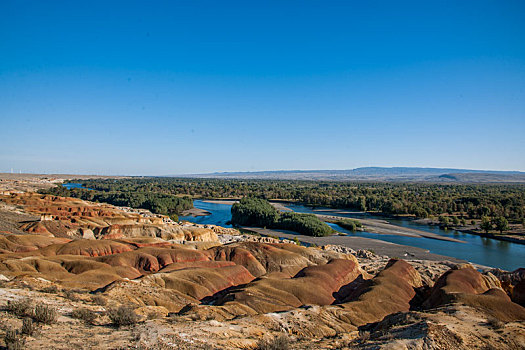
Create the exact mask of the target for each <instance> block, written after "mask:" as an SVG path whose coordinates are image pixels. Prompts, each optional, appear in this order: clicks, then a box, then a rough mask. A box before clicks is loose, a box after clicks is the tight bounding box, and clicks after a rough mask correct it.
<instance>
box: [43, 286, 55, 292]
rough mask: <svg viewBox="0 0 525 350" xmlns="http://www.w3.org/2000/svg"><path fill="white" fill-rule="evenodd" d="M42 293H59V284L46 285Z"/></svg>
mask: <svg viewBox="0 0 525 350" xmlns="http://www.w3.org/2000/svg"><path fill="white" fill-rule="evenodd" d="M40 291H41V292H42V293H58V288H57V286H49V287H44V288H42V289H41V290H40Z"/></svg>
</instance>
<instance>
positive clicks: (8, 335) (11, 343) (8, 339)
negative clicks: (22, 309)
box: [4, 328, 25, 350]
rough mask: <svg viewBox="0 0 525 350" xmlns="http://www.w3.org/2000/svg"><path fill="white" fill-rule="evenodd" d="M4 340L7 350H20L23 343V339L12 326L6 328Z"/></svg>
mask: <svg viewBox="0 0 525 350" xmlns="http://www.w3.org/2000/svg"><path fill="white" fill-rule="evenodd" d="M4 342H5V346H6V348H7V350H22V349H23V348H24V345H25V339H24V338H23V337H22V336H21V335H20V334H19V333H18V332H17V331H16V330H15V329H13V328H8V329H6V331H5V336H4Z"/></svg>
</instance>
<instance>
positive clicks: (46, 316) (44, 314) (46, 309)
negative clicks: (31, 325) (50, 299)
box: [33, 304, 58, 324]
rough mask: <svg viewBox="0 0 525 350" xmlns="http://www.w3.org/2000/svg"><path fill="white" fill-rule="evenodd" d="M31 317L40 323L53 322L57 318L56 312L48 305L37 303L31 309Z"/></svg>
mask: <svg viewBox="0 0 525 350" xmlns="http://www.w3.org/2000/svg"><path fill="white" fill-rule="evenodd" d="M33 319H34V320H35V321H37V322H40V323H45V324H53V323H55V322H56V321H57V319H58V312H57V311H56V309H55V308H53V307H51V306H48V305H44V304H41V305H37V306H35V309H34V310H33Z"/></svg>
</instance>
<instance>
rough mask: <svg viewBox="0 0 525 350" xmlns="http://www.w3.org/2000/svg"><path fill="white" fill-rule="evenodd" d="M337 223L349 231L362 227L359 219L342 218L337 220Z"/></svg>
mask: <svg viewBox="0 0 525 350" xmlns="http://www.w3.org/2000/svg"><path fill="white" fill-rule="evenodd" d="M335 223H336V224H337V225H339V226H341V227H342V228H344V229H347V230H348V231H356V230H357V228H360V227H362V225H361V223H360V222H359V221H357V220H353V219H341V220H337V221H336V222H335Z"/></svg>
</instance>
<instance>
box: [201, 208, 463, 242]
mask: <svg viewBox="0 0 525 350" xmlns="http://www.w3.org/2000/svg"><path fill="white" fill-rule="evenodd" d="M203 202H206V203H214V204H227V205H233V204H234V203H236V202H237V201H236V200H230V199H228V200H204V201H203ZM270 203H271V204H272V205H273V206H274V207H275V208H276V209H277V210H281V211H293V210H292V209H290V208H287V207H285V206H284V204H282V203H280V202H270ZM313 211H314V212H319V213H314V215H315V216H317V217H318V218H319V219H321V220H323V221H326V222H334V221H337V220H341V219H345V218H347V217H345V216H339V215H337V214H356V213H359V212H350V211H345V210H337V209H333V210H332V209H329V210H325V209H323V210H321V209H314V210H313ZM358 220H359V221H360V222H361V224H363V226H364V230H365V231H368V232H371V233H378V234H385V235H397V236H408V237H423V238H431V239H439V240H443V241H449V242H458V243H465V242H464V241H461V240H459V239H455V238H451V237H445V236H441V235H438V234H435V233H431V232H425V231H421V230H416V229H412V228H408V227H402V226H398V225H394V224H391V223H389V222H387V221H385V220H377V219H361V218H360V219H358Z"/></svg>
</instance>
